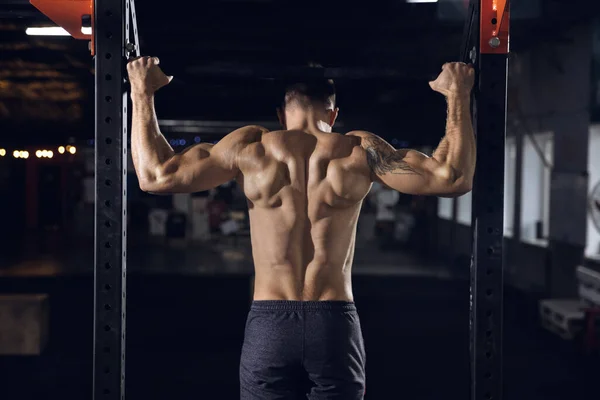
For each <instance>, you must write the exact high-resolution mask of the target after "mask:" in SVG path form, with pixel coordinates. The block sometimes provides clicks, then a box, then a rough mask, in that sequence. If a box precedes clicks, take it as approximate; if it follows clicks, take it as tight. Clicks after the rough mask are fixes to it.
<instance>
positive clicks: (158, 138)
mask: <svg viewBox="0 0 600 400" xmlns="http://www.w3.org/2000/svg"><path fill="white" fill-rule="evenodd" d="M131 99H132V102H133V116H132V119H133V122H132V129H131V156H132V158H133V163H134V166H135V171H136V174H137V176H138V179H139V181H140V182H152V181H153V180H155V179H156V175H157V173H158V171H159V169H160V167H161V166H162V165H164V163H165V162H166V161H167V160H168V159H169V158H171V157H172V156H173V155H174V154H175V152H174V150H173V148H172V147H171V146H170V145H169V143H168V142H167V140H166V139H165V137H164V136H163V135H162V133H160V128H159V126H158V120H157V118H156V112H155V110H154V97H153V96H151V95H143V94H140V95H136V94H133V95H132V96H131Z"/></svg>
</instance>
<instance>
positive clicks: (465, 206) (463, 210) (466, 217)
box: [456, 192, 473, 226]
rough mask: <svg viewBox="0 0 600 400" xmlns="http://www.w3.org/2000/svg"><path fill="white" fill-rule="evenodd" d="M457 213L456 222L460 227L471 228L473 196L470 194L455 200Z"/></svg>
mask: <svg viewBox="0 0 600 400" xmlns="http://www.w3.org/2000/svg"><path fill="white" fill-rule="evenodd" d="M456 201H457V202H458V204H457V208H458V209H457V211H456V222H458V223H459V224H462V225H467V226H471V207H472V205H473V195H472V193H471V192H469V193H467V194H465V195H462V196H460V197H459V198H458V199H456Z"/></svg>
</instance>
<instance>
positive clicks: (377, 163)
mask: <svg viewBox="0 0 600 400" xmlns="http://www.w3.org/2000/svg"><path fill="white" fill-rule="evenodd" d="M364 143H365V145H364V148H365V150H366V151H367V163H368V164H369V167H370V168H371V170H372V171H373V172H374V173H375V174H377V175H384V174H387V173H391V174H397V175H402V174H417V175H418V174H419V173H418V172H417V171H416V170H415V169H414V168H412V167H411V166H410V165H408V163H407V162H406V161H404V156H405V155H406V153H405V152H403V151H398V150H396V149H394V148H393V147H391V146H390V145H389V144H387V143H386V142H385V141H383V140H382V139H380V138H378V137H372V138H368V139H366V140H365V142H364Z"/></svg>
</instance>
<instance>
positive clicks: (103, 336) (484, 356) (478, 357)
mask: <svg viewBox="0 0 600 400" xmlns="http://www.w3.org/2000/svg"><path fill="white" fill-rule="evenodd" d="M31 3H32V4H33V5H34V6H35V7H37V8H38V9H39V10H40V11H42V12H43V13H44V14H46V15H47V16H48V17H49V18H50V19H52V20H53V21H54V22H55V23H57V24H58V25H60V26H62V27H63V28H64V29H65V30H67V31H68V32H69V33H70V34H71V35H73V37H75V38H78V39H86V40H90V41H91V45H90V50H91V53H92V55H95V64H96V141H95V143H96V206H95V207H96V214H95V215H96V219H95V232H96V234H95V237H96V239H95V265H94V270H95V318H94V321H95V323H94V399H97V400H100V399H104V400H117V399H123V398H124V396H125V300H126V297H125V293H126V290H125V287H126V284H125V283H126V275H127V274H126V272H127V268H126V265H127V264H126V236H127V235H126V233H127V232H126V228H127V209H126V204H127V202H126V196H127V193H126V187H127V137H128V131H127V120H128V119H127V115H128V114H127V113H128V107H127V104H128V103H127V99H128V94H127V89H126V86H125V84H124V77H125V69H126V63H127V60H128V58H129V57H130V56H131V55H139V54H140V48H139V41H138V40H137V19H136V15H135V6H134V2H133V0H95V1H94V0H31ZM477 22H479V23H477ZM82 28H92V29H91V32H87V33H85V32H86V31H85V30H83V31H82ZM131 32H133V35H131ZM130 39H132V40H130ZM508 51H509V0H471V1H470V6H469V17H468V18H467V23H466V24H465V38H464V47H463V53H462V57H463V60H464V61H465V62H470V63H473V64H474V65H475V68H476V71H477V74H478V83H477V84H476V87H475V91H474V93H475V101H474V104H473V106H474V107H473V116H474V121H475V124H474V125H475V131H476V136H477V152H478V164H477V171H476V174H475V181H474V186H473V207H472V215H473V220H472V229H473V256H472V263H471V319H470V321H471V322H470V323H471V398H472V399H473V400H499V399H501V398H502V298H503V296H502V286H503V208H504V196H503V192H504V144H505V134H506V84H507V71H508ZM339 71H340V70H338V74H339ZM218 72H219V71H210V73H211V74H213V73H214V74H215V75H217V74H218ZM330 72H331V73H335V70H331V71H330ZM354 72H356V71H354ZM313 73H315V72H314V70H313V71H311V70H308V69H303V68H290V69H286V70H280V71H275V72H274V73H273V74H272V75H277V76H272V77H282V75H291V76H297V75H298V74H300V75H304V74H313ZM324 73H325V74H327V70H325V72H324ZM352 74H353V72H352V71H350V72H349V73H348V75H349V77H350V78H352V77H354V78H355V79H356V78H372V77H377V75H378V74H381V75H385V76H387V77H393V76H396V75H395V74H394V73H390V72H389V71H385V72H381V71H380V72H379V73H378V72H376V71H375V72H374V71H366V72H365V71H364V70H363V71H360V73H358V74H354V75H352ZM225 75H227V73H225ZM248 75H249V76H252V75H253V72H252V71H249V73H247V74H246V75H244V76H248ZM305 76H306V75H305ZM337 77H344V73H342V74H341V76H340V75H337Z"/></svg>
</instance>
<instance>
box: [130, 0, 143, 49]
mask: <svg viewBox="0 0 600 400" xmlns="http://www.w3.org/2000/svg"><path fill="white" fill-rule="evenodd" d="M129 10H130V12H131V24H132V27H133V42H130V43H132V44H133V45H134V46H135V56H136V57H139V56H140V55H141V54H142V50H141V48H140V39H139V37H138V27H137V14H136V12H135V0H129ZM128 40H129V39H128Z"/></svg>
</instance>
